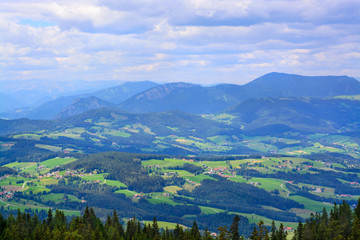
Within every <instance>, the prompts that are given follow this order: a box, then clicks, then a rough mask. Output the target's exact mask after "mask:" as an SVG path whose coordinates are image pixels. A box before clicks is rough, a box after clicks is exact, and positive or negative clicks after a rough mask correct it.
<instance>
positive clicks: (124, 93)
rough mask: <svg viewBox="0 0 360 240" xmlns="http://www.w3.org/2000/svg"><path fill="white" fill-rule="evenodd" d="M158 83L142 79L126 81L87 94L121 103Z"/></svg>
mask: <svg viewBox="0 0 360 240" xmlns="http://www.w3.org/2000/svg"><path fill="white" fill-rule="evenodd" d="M157 85H158V84H157V83H154V82H151V81H141V82H126V83H123V84H121V85H118V86H115V87H111V88H106V89H104V90H100V91H97V92H94V93H90V94H87V95H88V96H90V95H91V96H95V97H98V98H100V99H102V100H105V101H108V102H111V103H115V104H119V103H121V102H122V101H124V100H126V99H128V98H130V97H132V96H133V95H135V94H138V93H140V92H142V91H145V90H147V89H150V88H152V87H155V86H157Z"/></svg>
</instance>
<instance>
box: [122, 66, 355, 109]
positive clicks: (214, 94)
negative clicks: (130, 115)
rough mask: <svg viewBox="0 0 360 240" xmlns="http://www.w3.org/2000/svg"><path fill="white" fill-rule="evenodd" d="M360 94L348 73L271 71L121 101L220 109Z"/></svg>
mask: <svg viewBox="0 0 360 240" xmlns="http://www.w3.org/2000/svg"><path fill="white" fill-rule="evenodd" d="M355 94H360V82H358V81H356V80H355V79H354V78H350V77H347V76H324V77H322V76H320V77H306V76H300V75H294V74H285V73H269V74H266V75H264V76H262V77H260V78H258V79H255V80H254V81H252V82H250V83H248V84H245V85H243V86H240V85H234V84H220V85H217V86H211V87H202V86H199V85H194V84H189V83H170V84H164V85H159V86H156V87H154V88H151V89H149V90H146V91H144V92H142V93H139V94H138V95H135V96H133V97H131V98H129V99H128V100H126V101H124V102H123V103H121V104H120V105H119V107H120V108H122V109H126V110H129V111H134V112H162V111H169V110H179V111H184V112H189V113H197V114H209V113H217V112H220V111H223V110H225V109H226V108H229V107H231V106H234V105H236V104H238V103H240V102H241V101H244V100H247V99H252V98H263V97H317V98H321V97H332V96H336V95H355Z"/></svg>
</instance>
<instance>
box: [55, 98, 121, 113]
mask: <svg viewBox="0 0 360 240" xmlns="http://www.w3.org/2000/svg"><path fill="white" fill-rule="evenodd" d="M114 105H115V104H113V103H110V102H107V101H103V100H101V99H99V98H97V97H94V96H92V97H88V98H78V99H76V100H74V101H73V103H72V104H70V105H69V106H67V107H65V108H64V109H63V110H62V111H61V112H59V113H58V114H57V115H56V117H55V118H68V117H71V116H74V115H78V114H81V113H84V112H86V111H89V110H93V109H98V108H105V107H106V108H109V107H113V106H114Z"/></svg>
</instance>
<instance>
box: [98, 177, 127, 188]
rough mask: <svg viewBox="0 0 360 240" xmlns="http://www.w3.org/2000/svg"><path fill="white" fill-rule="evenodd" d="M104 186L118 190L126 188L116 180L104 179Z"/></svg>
mask: <svg viewBox="0 0 360 240" xmlns="http://www.w3.org/2000/svg"><path fill="white" fill-rule="evenodd" d="M104 184H107V185H109V186H115V187H118V188H127V186H126V185H125V184H124V183H122V182H120V181H117V180H109V179H106V180H104Z"/></svg>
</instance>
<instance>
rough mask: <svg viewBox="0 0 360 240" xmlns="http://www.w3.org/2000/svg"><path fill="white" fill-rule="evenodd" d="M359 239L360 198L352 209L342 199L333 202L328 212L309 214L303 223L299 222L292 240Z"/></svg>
mask: <svg viewBox="0 0 360 240" xmlns="http://www.w3.org/2000/svg"><path fill="white" fill-rule="evenodd" d="M323 239H347V240H358V239H360V199H359V201H358V204H357V207H356V208H355V209H354V211H352V210H351V207H350V205H349V204H348V203H347V202H345V201H343V203H342V204H340V205H337V204H336V203H335V204H334V207H333V208H332V209H331V211H330V214H328V213H327V211H326V209H325V208H324V210H323V212H322V214H318V213H317V214H316V215H313V214H312V215H311V217H310V219H308V220H306V222H305V223H302V222H301V221H300V222H299V225H298V227H297V229H296V231H295V235H294V237H293V240H323Z"/></svg>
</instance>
